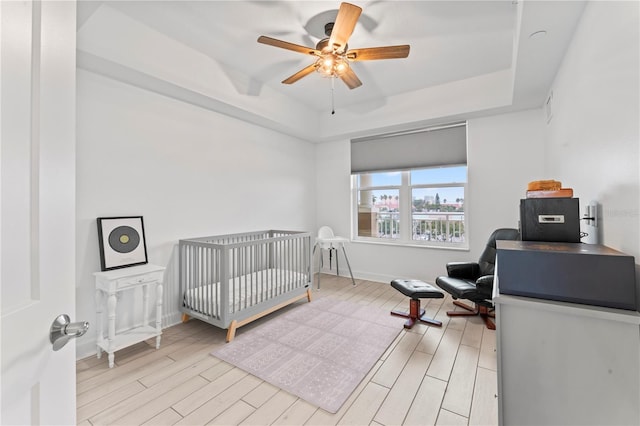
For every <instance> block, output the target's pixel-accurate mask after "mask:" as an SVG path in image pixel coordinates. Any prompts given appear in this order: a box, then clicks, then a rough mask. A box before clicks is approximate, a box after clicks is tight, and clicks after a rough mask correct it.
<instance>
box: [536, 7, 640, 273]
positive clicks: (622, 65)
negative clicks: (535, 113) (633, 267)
mask: <svg viewBox="0 0 640 426" xmlns="http://www.w3.org/2000/svg"><path fill="white" fill-rule="evenodd" d="M639 15H640V11H639V3H638V2H589V3H588V4H587V7H586V9H585V11H584V14H583V16H582V19H581V21H580V23H579V25H578V27H577V29H576V33H575V35H574V38H573V40H572V42H571V44H570V46H569V48H568V50H567V52H566V55H565V57H564V60H563V62H562V65H561V67H560V69H559V72H558V74H557V76H556V79H555V81H554V83H553V86H552V91H553V103H552V112H553V116H552V119H551V121H550V123H549V125H548V126H547V133H548V146H547V149H546V157H545V160H546V164H547V171H548V175H549V176H552V177H555V178H557V179H559V180H561V181H562V182H563V184H564V186H567V187H572V188H573V189H574V196H576V197H579V198H580V204H581V206H584V205H586V203H588V202H589V201H591V200H594V201H597V202H598V203H599V204H601V212H600V213H602V220H601V222H600V227H599V233H600V235H601V241H600V242H601V243H602V244H605V245H607V246H610V247H612V248H615V249H617V250H620V251H623V252H625V253H628V254H630V255H633V256H635V258H636V264H637V263H639V261H640V220H639V217H640V119H639V117H640V66H639V63H640V59H639V55H640V46H639V44H640V35H639V30H638V27H639V25H640V24H639V19H638V17H639Z"/></svg>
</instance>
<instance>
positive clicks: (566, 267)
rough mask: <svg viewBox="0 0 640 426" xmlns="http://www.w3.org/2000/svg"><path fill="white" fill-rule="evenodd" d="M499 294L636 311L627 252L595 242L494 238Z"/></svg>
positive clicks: (638, 294) (639, 292) (639, 296)
mask: <svg viewBox="0 0 640 426" xmlns="http://www.w3.org/2000/svg"><path fill="white" fill-rule="evenodd" d="M497 250H498V254H497V265H496V271H497V281H498V289H499V292H500V294H511V295H515V296H527V297H535V298H540V299H548V300H559V301H563V302H573V303H581V304H586V305H595V306H605V307H609V308H618V309H627V310H632V311H637V310H639V309H640V289H639V288H638V284H640V283H636V279H635V262H634V258H633V256H629V255H627V254H624V253H621V252H619V251H616V250H613V249H611V248H609V247H606V246H603V245H599V244H582V243H558V242H538V241H498V242H497Z"/></svg>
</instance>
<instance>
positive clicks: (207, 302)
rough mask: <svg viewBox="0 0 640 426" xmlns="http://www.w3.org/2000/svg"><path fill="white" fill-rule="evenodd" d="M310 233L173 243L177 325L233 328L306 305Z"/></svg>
mask: <svg viewBox="0 0 640 426" xmlns="http://www.w3.org/2000/svg"><path fill="white" fill-rule="evenodd" d="M311 251H312V243H311V234H310V233H308V232H297V231H279V230H267V231H256V232H248V233H239V234H228V235H219V236H213V237H203V238H191V239H185V240H180V241H179V282H180V295H181V297H182V300H181V303H180V312H182V314H183V315H182V321H183V322H184V321H187V320H189V318H191V317H193V318H197V319H199V320H201V321H205V322H207V323H209V324H212V325H214V326H216V327H219V328H223V329H227V338H226V340H227V342H230V341H231V340H233V338H234V336H235V333H236V329H237V328H239V327H242V326H243V325H246V324H248V323H250V322H251V321H254V320H256V319H258V318H261V317H263V316H265V315H267V314H269V313H271V312H274V311H276V310H278V309H281V308H283V307H285V306H287V305H289V304H291V303H293V302H296V301H298V300H300V299H303V298H305V297H306V298H307V300H308V301H309V302H310V301H311V288H312V282H311V281H312V274H311Z"/></svg>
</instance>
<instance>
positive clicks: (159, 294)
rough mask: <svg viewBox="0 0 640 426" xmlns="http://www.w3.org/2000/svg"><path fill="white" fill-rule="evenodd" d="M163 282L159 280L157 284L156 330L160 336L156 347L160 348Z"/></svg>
mask: <svg viewBox="0 0 640 426" xmlns="http://www.w3.org/2000/svg"><path fill="white" fill-rule="evenodd" d="M162 291H163V288H162V283H161V282H158V285H157V286H156V330H157V331H158V333H159V334H158V336H157V337H156V349H160V338H161V337H162V334H161V333H162Z"/></svg>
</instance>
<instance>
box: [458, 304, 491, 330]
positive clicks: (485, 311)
mask: <svg viewBox="0 0 640 426" xmlns="http://www.w3.org/2000/svg"><path fill="white" fill-rule="evenodd" d="M453 304H454V305H456V306H459V307H461V308H463V309H466V310H467V311H469V312H464V311H447V315H448V316H450V317H471V316H475V315H480V317H481V318H482V320H483V321H484V323H485V325H486V326H487V328H488V329H489V330H495V329H496V325H495V324H494V323H493V321H491V318H495V314H493V313H491V312H489V308H487V307H486V306H480V305H478V304H474V305H475V307H471V306H469V305H467V304H465V303H462V302H460V301H458V300H454V301H453Z"/></svg>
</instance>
